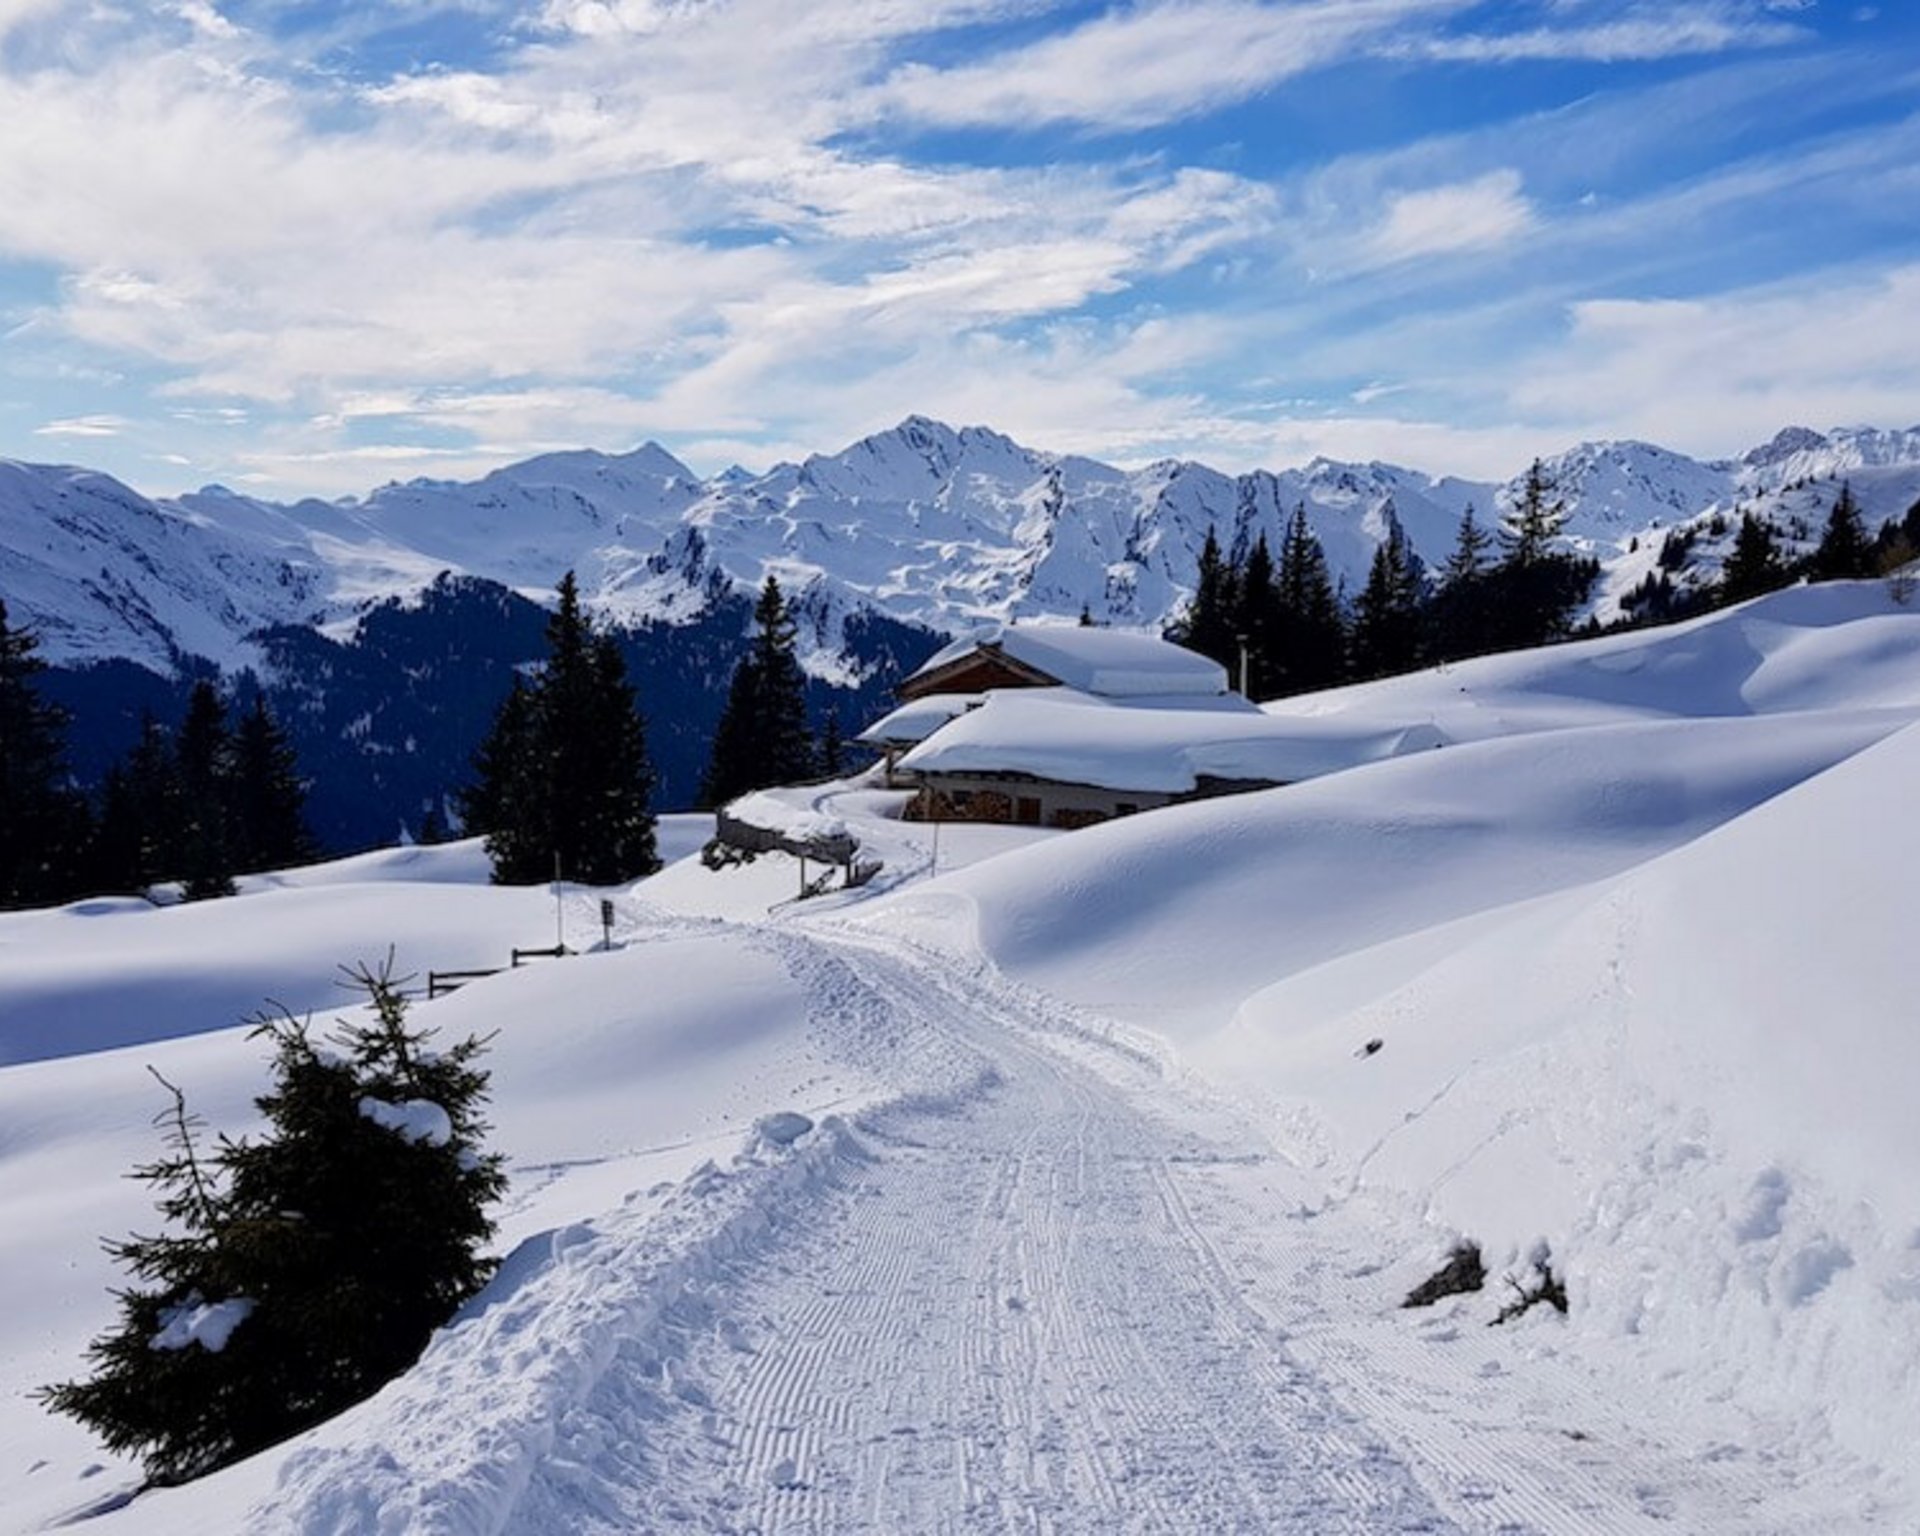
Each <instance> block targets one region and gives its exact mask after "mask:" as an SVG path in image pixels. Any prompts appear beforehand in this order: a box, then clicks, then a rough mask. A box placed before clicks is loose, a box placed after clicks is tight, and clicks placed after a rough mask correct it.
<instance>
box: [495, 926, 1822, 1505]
mask: <svg viewBox="0 0 1920 1536" xmlns="http://www.w3.org/2000/svg"><path fill="white" fill-rule="evenodd" d="M742 937H743V938H744V937H747V935H746V934H745V933H743V935H742ZM751 940H752V942H754V943H755V944H756V945H762V946H769V947H771V948H773V949H774V950H775V951H777V952H778V953H779V954H780V955H781V957H782V959H783V960H784V961H785V963H786V964H787V966H788V967H789V969H791V970H792V971H793V972H794V974H795V975H796V976H798V977H800V978H801V979H802V980H803V981H804V983H805V985H806V986H807V988H808V990H809V992H810V993H811V994H812V995H813V997H814V1000H815V1003H816V1006H817V1007H818V1008H819V1009H820V1010H821V1012H822V1014H823V1015H824V1016H825V1018H826V1019H827V1021H828V1028H829V1029H831V1028H832V1027H833V1024H832V1022H831V1021H833V1020H835V1019H839V1020H842V1021H845V1020H848V1019H853V1018H859V1019H861V1020H863V1021H864V1022H862V1023H861V1024H860V1025H859V1026H858V1027H857V1028H854V1029H852V1030H850V1031H849V1032H848V1034H847V1036H846V1037H845V1038H846V1039H848V1040H849V1041H856V1040H857V1041H865V1042H867V1043H868V1044H869V1045H871V1044H872V1043H875V1042H876V1041H878V1040H879V1039H881V1038H882V1037H883V1036H884V1037H886V1038H888V1039H889V1040H890V1042H891V1043H890V1044H889V1046H888V1049H890V1050H893V1051H900V1050H902V1049H903V1048H906V1049H907V1054H909V1055H918V1056H919V1057H920V1065H921V1070H922V1071H923V1072H924V1073H926V1074H927V1080H928V1082H929V1084H930V1085H932V1084H934V1083H936V1082H938V1083H941V1084H944V1086H941V1087H935V1088H934V1090H933V1091H931V1092H929V1093H927V1094H925V1095H908V1096H907V1097H905V1098H903V1099H900V1100H898V1101H895V1102H893V1103H891V1104H889V1105H886V1106H883V1107H881V1108H879V1109H877V1110H871V1111H869V1112H867V1113H866V1114H864V1115H862V1116H860V1117H859V1118H858V1120H857V1121H856V1123H855V1125H854V1126H853V1127H852V1129H851V1131H850V1132H849V1133H848V1138H847V1140H848V1145H847V1146H845V1147H843V1148H842V1149H841V1150H840V1151H839V1152H838V1153H837V1154H836V1156H835V1159H834V1163H835V1172H834V1174H833V1176H832V1177H830V1178H825V1179H819V1180H814V1181H811V1182H810V1183H808V1184H807V1185H806V1186H805V1188H804V1191H803V1193H801V1194H799V1195H795V1196H793V1197H792V1198H791V1201H790V1203H787V1204H785V1205H784V1206H782V1207H780V1208H778V1209H775V1210H773V1211H771V1212H770V1213H769V1230H768V1231H767V1232H765V1233H763V1234H761V1237H760V1238H759V1240H757V1241H755V1242H753V1243H752V1244H751V1245H749V1246H747V1247H746V1248H745V1249H744V1250H739V1251H737V1253H736V1255H735V1256H734V1257H731V1258H723V1259H722V1260H721V1261H720V1262H719V1263H718V1265H717V1268H716V1269H714V1270H711V1271H709V1272H708V1273H707V1275H706V1276H705V1277H704V1278H703V1280H702V1282H701V1283H700V1284H699V1285H697V1286H691V1287H688V1288H687V1289H686V1290H685V1291H684V1292H683V1293H682V1295H681V1297H680V1299H679V1300H678V1301H677V1302H675V1303H674V1304H673V1305H672V1306H670V1307H669V1308H668V1309H667V1311H666V1313H665V1316H664V1322H665V1327H664V1329H661V1328H653V1327H649V1328H646V1329H641V1330H636V1331H635V1332H633V1333H632V1334H631V1335H630V1336H628V1337H627V1338H626V1339H624V1340H623V1341H622V1342H621V1343H620V1344H619V1346H618V1348H617V1350H616V1351H615V1353H614V1354H613V1356H612V1358H611V1359H609V1360H608V1361H607V1362H606V1363H605V1365H604V1367H603V1368H601V1369H600V1370H599V1371H598V1372H597V1374H596V1376H595V1379H594V1381H593V1383H592V1385H591V1387H590V1388H589V1389H588V1390H586V1391H584V1392H583V1393H581V1394H580V1395H579V1396H578V1397H577V1398H576V1399H574V1400H573V1401H571V1402H570V1403H569V1404H568V1405H567V1407H566V1409H565V1411H564V1413H563V1415H562V1416H561V1418H560V1420H559V1422H558V1423H557V1424H556V1426H555V1429H554V1433H553V1445H552V1448H551V1449H549V1450H547V1451H544V1452H543V1453H542V1454H541V1455H540V1456H539V1458H538V1459H537V1462H536V1464H535V1465H534V1467H533V1468H532V1471H531V1476H530V1478H529V1479H528V1481H527V1483H526V1485H525V1486H524V1488H523V1489H521V1490H520V1491H519V1492H518V1494H517V1495H516V1497H515V1498H514V1501H513V1503H512V1507H511V1510H510V1512H509V1513H508V1514H507V1515H506V1517H505V1519H504V1522H503V1523H502V1525H501V1526H499V1527H496V1528H502V1529H504V1530H506V1531H508V1532H512V1533H515V1536H537V1533H542V1532H550V1531H553V1530H558V1529H566V1530H569V1531H606V1532H614V1531H633V1530H648V1531H661V1530H685V1531H701V1532H742V1533H745V1532H755V1533H772V1532H781V1531H789V1532H848V1531H867V1532H904V1531H913V1532H923V1531H924V1532H936V1531H967V1532H971V1531H1022V1532H1025V1531H1065V1532H1073V1531H1087V1532H1096V1531H1097V1532H1111V1531H1141V1532H1147V1531H1166V1532H1187V1531H1190V1532H1209V1533H1211V1532H1222V1531H1248V1532H1255V1531H1258V1532H1267V1531H1300V1532H1315V1533H1318V1532H1337V1531H1348V1532H1356V1533H1380V1532H1399V1531H1454V1530H1461V1531H1473V1532H1487V1533H1520V1532H1581V1533H1613V1532H1632V1531H1656V1530H1660V1529H1670V1528H1672V1527H1671V1524H1670V1522H1671V1521H1672V1520H1674V1519H1675V1518H1679V1519H1681V1520H1683V1521H1689V1522H1700V1524H1699V1525H1698V1526H1697V1528H1703V1529H1706V1528H1711V1529H1736V1528H1737V1529H1743V1530H1750V1531H1756V1532H1757V1531H1775V1530H1778V1531H1787V1530H1791V1529H1794V1528H1795V1525H1794V1516H1793V1514H1792V1512H1791V1510H1790V1509H1789V1508H1788V1507H1787V1505H1788V1504H1790V1503H1791V1502H1792V1501H1791V1499H1790V1498H1788V1500H1787V1503H1786V1504H1783V1503H1781V1502H1780V1499H1781V1498H1782V1496H1784V1495H1786V1494H1787V1493H1788V1492H1789V1491H1788V1490H1785V1489H1783V1488H1781V1487H1779V1486H1777V1485H1776V1486H1770V1480H1769V1478H1768V1477H1767V1475H1766V1473H1765V1472H1764V1470H1763V1469H1761V1468H1759V1467H1757V1466H1742V1465H1738V1464H1734V1465H1725V1464H1722V1463H1721V1461H1719V1460H1716V1458H1715V1457H1713V1456H1712V1455H1701V1454H1699V1452H1698V1450H1697V1448H1696V1447H1695V1446H1694V1445H1692V1444H1691V1443H1690V1441H1691V1440H1692V1438H1693V1436H1692V1434H1691V1433H1690V1432H1689V1430H1688V1429H1687V1428H1686V1427H1685V1426H1682V1425H1665V1424H1660V1423H1649V1422H1648V1421H1647V1419H1646V1410H1645V1406H1644V1403H1645V1399H1644V1398H1643V1397H1638V1398H1636V1399H1635V1401H1637V1402H1638V1404H1639V1406H1638V1407H1632V1406H1629V1404H1628V1402H1626V1401H1623V1402H1621V1403H1618V1404H1615V1403H1612V1402H1610V1401H1609V1400H1608V1396H1607V1393H1606V1392H1605V1390H1604V1387H1603V1386H1601V1385H1600V1384H1597V1383H1596V1382H1595V1381H1594V1380H1593V1379H1592V1378H1591V1376H1589V1375H1588V1374H1586V1373H1585V1372H1584V1371H1583V1370H1581V1369H1580V1368H1578V1367H1577V1366H1575V1365H1574V1364H1573V1363H1572V1362H1560V1361H1557V1360H1556V1359H1554V1358H1553V1355H1554V1352H1553V1350H1552V1348H1551V1346H1550V1345H1549V1346H1547V1347H1546V1348H1544V1349H1541V1350H1534V1349H1533V1348H1532V1347H1531V1346H1529V1345H1528V1344H1527V1343H1525V1342H1523V1341H1522V1340H1521V1339H1520V1338H1518V1337H1517V1336H1516V1337H1515V1338H1514V1339H1512V1340H1511V1341H1503V1342H1501V1343H1498V1344H1490V1345H1489V1346H1488V1347H1487V1350H1486V1351H1485V1352H1484V1353H1482V1354H1473V1353H1471V1352H1472V1351H1473V1350H1474V1348H1475V1344H1476V1342H1477V1341H1476V1340H1475V1338H1474V1330H1478V1329H1481V1328H1482V1327H1483V1325H1482V1323H1480V1322H1479V1321H1475V1322H1473V1323H1470V1324H1468V1325H1467V1327H1466V1330H1465V1331H1464V1332H1463V1331H1462V1330H1461V1329H1460V1328H1458V1327H1455V1326H1452V1325H1450V1324H1449V1323H1448V1322H1447V1321H1446V1320H1445V1319H1444V1318H1443V1317H1436V1318H1433V1319H1431V1320H1425V1321H1424V1322H1423V1321H1416V1320H1414V1319H1413V1318H1412V1317H1409V1316H1408V1315H1406V1314H1397V1313H1395V1312H1394V1311H1393V1294H1394V1293H1393V1291H1392V1288H1391V1286H1390V1285H1389V1284H1387V1283H1386V1282H1385V1281H1383V1279H1382V1278H1381V1276H1380V1275H1379V1274H1378V1270H1379V1269H1380V1268H1381V1267H1382V1266H1381V1255H1382V1252H1383V1249H1382V1246H1381V1243H1382V1239H1383V1236H1384V1232H1383V1230H1382V1229H1379V1228H1374V1227H1371V1226H1370V1225H1369V1224H1368V1223H1367V1222H1366V1221H1365V1220H1364V1218H1361V1217H1357V1216H1355V1215H1354V1214H1353V1213H1347V1214H1344V1215H1343V1214H1341V1213H1324V1214H1321V1215H1316V1214H1315V1213H1314V1212H1312V1211H1310V1210H1308V1209H1307V1208H1306V1207H1304V1206H1303V1205H1302V1195H1303V1193H1304V1192H1306V1191H1308V1190H1309V1188H1310V1185H1309V1183H1308V1181H1306V1180H1305V1179H1304V1178H1303V1176H1302V1175H1301V1174H1300V1173H1299V1172H1298V1171H1297V1170H1295V1169H1293V1168H1291V1167H1290V1166H1289V1165H1287V1164H1286V1163H1285V1162H1284V1161H1281V1160H1278V1159H1276V1158H1275V1156H1274V1154H1273V1152H1272V1150H1271V1147H1270V1146H1268V1145H1267V1144H1266V1143H1265V1142H1264V1141H1263V1140H1262V1139H1261V1137H1260V1136H1259V1134H1258V1132H1257V1129H1256V1128H1255V1127H1253V1126H1252V1125H1251V1124H1250V1123H1249V1122H1248V1121H1247V1120H1246V1119H1245V1118H1244V1117H1243V1111H1241V1110H1239V1109H1237V1108H1235V1107H1234V1106H1232V1105H1230V1104H1228V1103H1226V1102H1223V1101H1221V1100H1219V1099H1217V1098H1214V1097H1212V1096H1210V1095H1208V1094H1207V1093H1205V1092H1204V1091H1201V1090H1198V1089H1196V1088H1195V1086H1194V1085H1192V1084H1191V1083H1186V1082H1182V1081H1179V1080H1170V1079H1169V1078H1167V1077H1166V1076H1164V1075H1162V1068H1161V1065H1160V1063H1159V1062H1158V1061H1156V1060H1155V1059H1154V1058H1153V1057H1152V1056H1151V1055H1149V1054H1147V1053H1143V1052H1141V1051H1139V1050H1137V1049H1134V1048H1133V1047H1132V1046H1131V1045H1130V1044H1129V1042H1127V1041H1126V1040H1125V1039H1117V1038H1112V1037H1107V1036H1105V1035H1103V1033H1102V1026H1100V1024H1099V1022H1098V1021H1089V1020H1087V1019H1085V1018H1084V1017H1082V1016H1079V1015H1076V1014H1073V1013H1071V1012H1070V1011H1068V1010H1066V1009H1064V1008H1062V1007H1061V1006H1060V1005H1058V1004H1055V1003H1053V1002H1052V1001H1051V1000H1050V999H1047V998H1046V997H1044V996H1043V995H1041V994H1036V993H1033V992H1031V991H1028V990H1026V989H1022V988H1018V987H1016V986H1013V985H1010V984H1009V983H1007V982H1006V981H1005V980H1004V979H1002V978H1000V977H998V976H997V975H996V974H994V973H992V972H991V971H972V972H970V971H967V970H965V969H964V968H958V967H956V966H954V965H953V964H952V963H951V962H950V961H944V960H941V959H939V958H937V957H934V956H929V955H923V954H920V953H919V952H917V951H916V950H914V949H912V948H910V947H906V946H902V945H900V944H898V943H885V942H878V941H876V940H874V939H873V938H872V937H871V936H864V937H863V936H860V935H858V934H857V933H855V932H851V931H848V932H842V933H839V934H831V933H826V932H821V931H818V930H816V931H813V932H808V931H806V930H804V929H801V928H798V927H794V926H775V927H767V928H762V929H758V930H756V931H753V932H752V934H751ZM882 1020H883V1021H885V1022H884V1026H880V1027H878V1028H877V1026H876V1021H882ZM1090 1024H1091V1029H1090V1028H1089V1025H1090ZM1423 1318H1424V1315H1423ZM1549 1326H1550V1325H1549ZM1295 1330H1300V1331H1301V1334H1302V1337H1301V1339H1300V1340H1299V1345H1300V1347H1296V1345H1295V1342H1294V1334H1295ZM1383 1339H1384V1340H1385V1345H1386V1349H1387V1350H1388V1352H1389V1357H1388V1358H1383V1357H1382V1356H1381V1354H1380V1350H1381V1344H1382V1340H1383ZM1456 1341H1458V1342H1457V1344H1456ZM1501 1354H1504V1355H1506V1356H1507V1358H1508V1359H1509V1360H1510V1361H1511V1360H1514V1359H1516V1358H1519V1357H1525V1356H1528V1355H1535V1356H1538V1357H1544V1358H1534V1359H1532V1360H1531V1361H1530V1362H1529V1365H1528V1374H1527V1376H1526V1377H1525V1378H1524V1379H1523V1382H1522V1384H1521V1385H1520V1386H1518V1387H1516V1383H1515V1379H1514V1378H1512V1377H1509V1376H1505V1375H1504V1374H1502V1372H1501V1369H1500V1367H1498V1366H1497V1365H1495V1364H1493V1363H1491V1357H1493V1356H1497V1355H1501ZM1383 1368H1384V1369H1383ZM1516 1391H1522V1392H1525V1393H1526V1394H1528V1396H1529V1397H1530V1401H1526V1402H1524V1403H1523V1402H1519V1401H1516V1400H1515V1394H1516ZM1596 1442H1597V1444H1596Z"/></svg>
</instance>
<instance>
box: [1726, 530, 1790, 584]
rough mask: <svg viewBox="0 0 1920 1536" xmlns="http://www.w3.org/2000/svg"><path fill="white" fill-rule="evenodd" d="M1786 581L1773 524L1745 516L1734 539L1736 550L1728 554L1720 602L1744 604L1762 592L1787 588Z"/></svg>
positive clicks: (1784, 568)
mask: <svg viewBox="0 0 1920 1536" xmlns="http://www.w3.org/2000/svg"><path fill="white" fill-rule="evenodd" d="M1787 580H1788V572H1787V568H1786V564H1785V562H1784V561H1782V560H1781V558H1780V546H1779V543H1778V541H1777V540H1776V539H1775V538H1774V533H1773V525H1772V524H1771V523H1769V522H1768V521H1767V520H1766V519H1765V518H1762V517H1756V516H1755V515H1754V514H1753V513H1751V512H1744V513H1742V514H1741V516H1740V528H1739V531H1738V532H1736V533H1735V534H1734V536H1733V548H1732V549H1730V550H1729V551H1728V552H1727V561H1726V564H1725V565H1724V566H1723V567H1722V568H1721V571H1720V592H1719V596H1720V600H1721V601H1722V602H1724V603H1740V602H1745V601H1746V600H1747V599H1748V598H1750V597H1758V596H1759V595H1760V594H1761V593H1762V592H1771V591H1773V590H1774V589H1775V588H1776V587H1781V586H1785V585H1786V583H1787Z"/></svg>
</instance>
